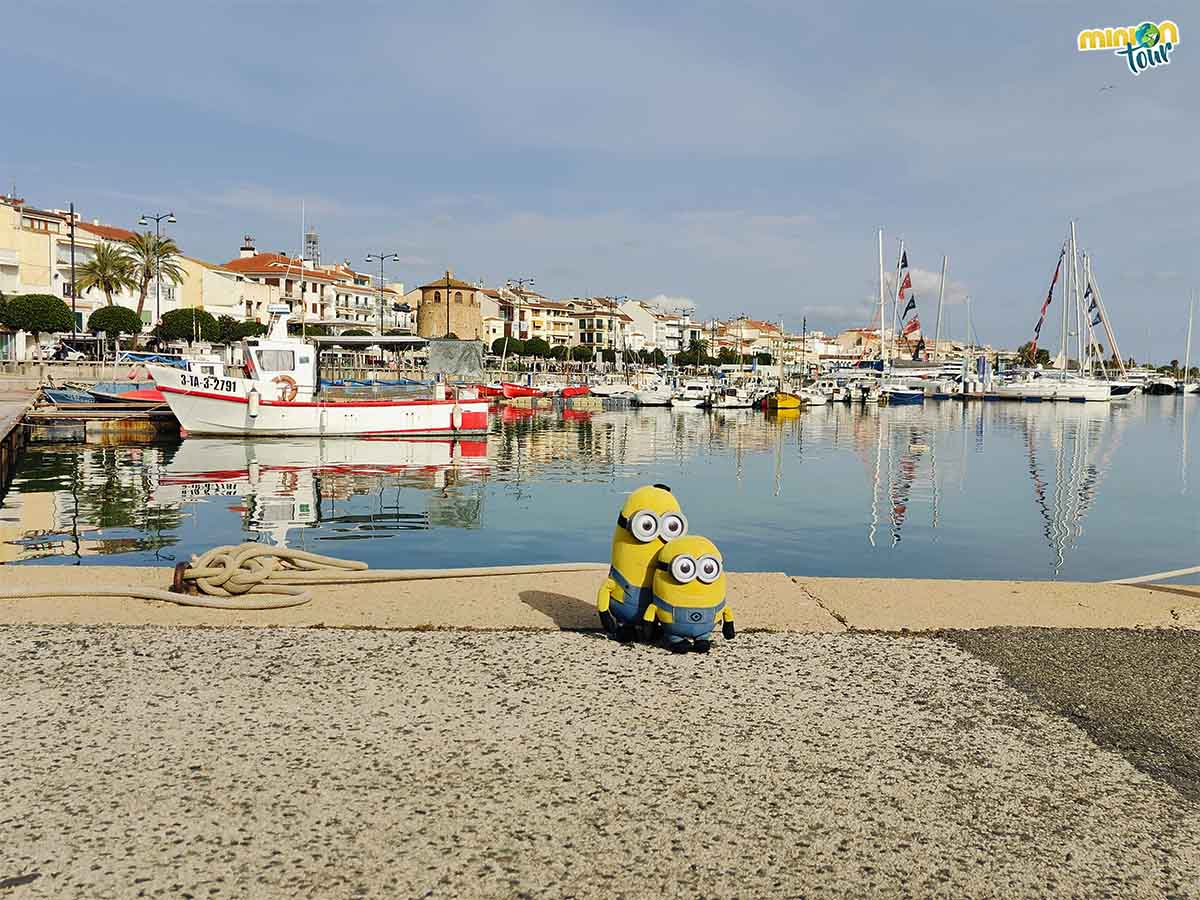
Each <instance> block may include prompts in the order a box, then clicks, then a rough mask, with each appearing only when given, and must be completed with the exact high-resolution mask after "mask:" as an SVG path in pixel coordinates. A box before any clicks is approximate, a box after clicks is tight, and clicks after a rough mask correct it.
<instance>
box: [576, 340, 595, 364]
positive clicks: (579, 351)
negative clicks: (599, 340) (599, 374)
mask: <svg viewBox="0 0 1200 900" xmlns="http://www.w3.org/2000/svg"><path fill="white" fill-rule="evenodd" d="M571 359H573V360H575V362H591V361H592V348H591V347H585V346H583V345H582V344H580V345H578V346H576V347H572V348H571Z"/></svg>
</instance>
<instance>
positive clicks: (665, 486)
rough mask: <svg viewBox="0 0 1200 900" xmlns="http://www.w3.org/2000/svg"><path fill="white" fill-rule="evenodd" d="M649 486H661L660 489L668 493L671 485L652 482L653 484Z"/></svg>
mask: <svg viewBox="0 0 1200 900" xmlns="http://www.w3.org/2000/svg"><path fill="white" fill-rule="evenodd" d="M651 487H656V488H661V489H662V490H664V491H666V492H667V493H668V494H669V493H671V486H670V485H668V484H653V485H651Z"/></svg>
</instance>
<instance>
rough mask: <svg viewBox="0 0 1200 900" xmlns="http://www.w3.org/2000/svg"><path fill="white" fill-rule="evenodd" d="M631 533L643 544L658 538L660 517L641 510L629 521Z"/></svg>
mask: <svg viewBox="0 0 1200 900" xmlns="http://www.w3.org/2000/svg"><path fill="white" fill-rule="evenodd" d="M629 531H630V533H631V534H632V535H633V536H634V537H635V538H637V539H638V540H639V541H641V542H642V543H643V544H644V543H646V542H647V541H652V540H654V539H655V538H656V537H658V517H657V516H656V515H654V513H652V512H647V511H646V510H641V511H639V512H636V513H634V514H633V518H632V519H630V520H629Z"/></svg>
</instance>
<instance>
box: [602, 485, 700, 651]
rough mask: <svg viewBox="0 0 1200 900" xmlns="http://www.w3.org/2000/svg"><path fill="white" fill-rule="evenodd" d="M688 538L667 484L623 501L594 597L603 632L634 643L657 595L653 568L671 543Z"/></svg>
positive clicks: (646, 489)
mask: <svg viewBox="0 0 1200 900" xmlns="http://www.w3.org/2000/svg"><path fill="white" fill-rule="evenodd" d="M685 534H687V519H686V518H685V517H684V515H683V512H682V511H681V510H680V508H679V501H678V500H676V499H675V495H674V494H672V493H671V489H670V488H669V487H667V486H666V485H665V484H654V485H646V486H645V487H640V488H638V489H637V490H636V491H634V492H633V493H632V494H630V495H629V496H628V497H626V498H625V505H624V506H622V507H621V511H620V512H619V513H617V527H616V529H615V530H614V531H613V539H612V562H611V563H610V565H609V570H608V577H607V578H606V579H605V580H604V584H602V585H601V586H600V592H599V593H598V594H597V595H596V611H597V612H598V613H599V614H600V624H601V625H603V626H604V630H605V631H607V632H608V633H609V634H610V635H612V636H613V637H615V638H616V639H617V640H619V641H630V640H633V638H634V637H635V635H636V634H637V627H638V623H639V622H641V621H643V618H644V615H645V612H646V609H647V608H648V607H649V606H650V601H651V598H652V596H653V592H652V586H651V585H652V582H653V581H654V565H655V561H656V560H657V559H658V555H659V550H660V549H661V548H662V546H663V545H664V544H666V543H667V542H668V541H672V540H674V539H676V538H681V537H683V536H684V535H685Z"/></svg>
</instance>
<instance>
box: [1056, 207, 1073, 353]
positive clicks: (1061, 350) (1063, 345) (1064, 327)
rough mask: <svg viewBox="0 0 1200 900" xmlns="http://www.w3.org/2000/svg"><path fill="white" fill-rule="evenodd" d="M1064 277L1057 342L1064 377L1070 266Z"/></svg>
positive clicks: (1068, 327)
mask: <svg viewBox="0 0 1200 900" xmlns="http://www.w3.org/2000/svg"><path fill="white" fill-rule="evenodd" d="M1071 224H1072V225H1074V224H1075V223H1074V220H1072V222H1071ZM1065 276H1066V277H1065V278H1064V279H1063V286H1062V291H1061V294H1060V296H1061V297H1062V311H1063V312H1062V338H1061V340H1060V341H1059V346H1058V356H1059V359H1061V360H1062V372H1063V374H1064V375H1065V374H1066V371H1067V332H1068V331H1069V330H1070V325H1069V323H1070V319H1069V318H1067V297H1069V296H1070V295H1069V294H1068V293H1067V282H1068V281H1070V280H1071V268H1070V266H1068V267H1067V271H1066V273H1065ZM1055 362H1056V363H1057V362H1058V360H1057V359H1056V360H1055Z"/></svg>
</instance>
